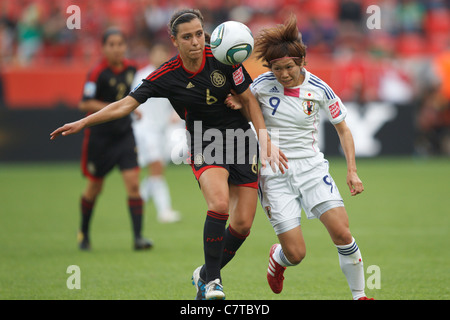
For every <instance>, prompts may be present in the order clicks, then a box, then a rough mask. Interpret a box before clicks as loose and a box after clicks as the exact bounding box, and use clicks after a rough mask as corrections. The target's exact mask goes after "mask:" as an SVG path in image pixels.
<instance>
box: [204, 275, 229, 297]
mask: <svg viewBox="0 0 450 320" xmlns="http://www.w3.org/2000/svg"><path fill="white" fill-rule="evenodd" d="M205 299H206V300H225V293H224V292H223V286H222V284H221V283H220V279H216V280H213V281H210V282H208V284H207V285H206V289H205Z"/></svg>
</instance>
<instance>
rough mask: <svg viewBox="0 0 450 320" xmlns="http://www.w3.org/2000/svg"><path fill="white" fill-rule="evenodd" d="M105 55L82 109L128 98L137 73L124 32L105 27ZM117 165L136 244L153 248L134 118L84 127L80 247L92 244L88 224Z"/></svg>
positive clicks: (91, 75) (93, 109) (91, 77)
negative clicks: (145, 223) (145, 229)
mask: <svg viewBox="0 0 450 320" xmlns="http://www.w3.org/2000/svg"><path fill="white" fill-rule="evenodd" d="M102 48H103V59H102V60H101V61H100V63H99V64H97V65H96V66H95V67H94V68H93V69H92V70H91V72H90V73H89V75H88V79H87V81H86V83H85V85H84V92H83V99H82V101H81V102H80V105H79V108H80V110H81V111H84V112H86V113H88V114H92V113H95V112H97V111H99V110H101V109H103V108H104V107H105V106H107V105H108V104H109V103H111V102H114V101H117V100H120V99H122V98H123V97H125V96H126V95H127V94H128V93H129V92H130V88H131V87H130V86H131V83H132V81H133V78H134V75H135V73H136V68H135V66H134V65H133V64H132V63H131V62H130V61H129V60H127V59H125V52H126V43H125V37H124V35H123V33H122V32H121V31H120V30H119V29H116V28H110V29H108V30H106V32H105V33H104V35H103V38H102ZM115 166H118V167H119V169H120V171H121V174H122V178H123V182H124V184H125V189H126V192H127V196H128V208H129V211H130V214H131V222H132V227H133V234H134V248H135V249H147V248H150V247H152V243H151V241H149V240H148V239H145V238H143V237H142V234H141V231H142V218H143V201H142V199H141V196H140V194H139V167H138V163H137V154H136V143H135V139H134V135H133V129H132V127H131V117H130V116H126V117H124V118H121V119H117V120H115V121H112V122H110V123H105V124H102V125H99V126H96V127H92V128H86V130H84V140H83V149H82V160H81V167H82V171H83V174H84V175H85V176H86V177H87V186H86V189H85V190H84V192H83V194H82V197H81V229H80V231H79V237H78V238H79V239H78V240H79V246H80V249H82V250H89V249H90V248H91V244H90V237H89V225H90V222H91V218H92V213H93V209H94V206H95V203H96V200H97V197H98V195H99V194H100V192H101V191H102V188H103V182H104V178H105V176H106V175H107V174H108V173H109V172H110V171H111V170H112V169H113V168H114V167H115Z"/></svg>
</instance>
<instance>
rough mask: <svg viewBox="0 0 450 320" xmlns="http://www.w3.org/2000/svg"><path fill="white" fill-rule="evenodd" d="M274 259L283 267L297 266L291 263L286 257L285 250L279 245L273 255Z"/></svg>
mask: <svg viewBox="0 0 450 320" xmlns="http://www.w3.org/2000/svg"><path fill="white" fill-rule="evenodd" d="M273 259H274V260H275V261H276V262H277V263H278V264H279V265H281V266H283V267H292V266H295V264H293V263H291V262H290V261H289V260H288V258H286V256H285V255H284V252H283V249H282V248H281V244H279V245H278V246H277V247H276V249H275V252H274V253H273Z"/></svg>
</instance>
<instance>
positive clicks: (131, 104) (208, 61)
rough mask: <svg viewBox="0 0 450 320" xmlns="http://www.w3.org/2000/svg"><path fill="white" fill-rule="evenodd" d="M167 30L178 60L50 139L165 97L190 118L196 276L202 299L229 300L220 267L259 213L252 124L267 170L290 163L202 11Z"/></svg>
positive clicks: (186, 13) (246, 79) (179, 17)
mask: <svg viewBox="0 0 450 320" xmlns="http://www.w3.org/2000/svg"><path fill="white" fill-rule="evenodd" d="M169 30H170V34H171V36H170V37H171V40H172V43H173V45H174V46H175V47H176V48H177V49H178V52H179V54H178V55H177V56H176V57H174V58H172V59H171V60H169V61H168V62H166V63H165V64H163V65H162V66H161V67H159V68H158V69H157V70H155V71H154V72H153V73H152V74H150V75H149V76H148V77H147V78H146V79H144V80H143V82H142V84H141V85H140V86H138V87H137V88H135V89H134V90H133V91H132V92H131V93H130V95H129V96H127V97H125V98H124V99H122V100H120V101H118V102H114V103H112V104H110V105H109V106H108V107H106V108H104V109H103V110H101V111H99V112H97V113H95V114H93V115H91V116H89V117H86V118H84V119H81V120H79V121H76V122H72V123H69V124H65V125H64V126H62V127H60V128H58V129H56V130H55V131H53V132H52V133H51V134H50V135H51V139H54V138H56V137H57V136H58V135H60V134H62V135H68V134H73V133H76V132H79V131H80V130H82V129H83V128H85V127H90V126H93V125H96V124H100V123H104V122H107V121H111V120H114V119H118V118H121V117H124V116H126V115H128V114H129V113H131V112H132V111H133V110H134V109H136V108H137V107H138V106H139V104H140V103H143V102H145V101H146V100H147V99H148V98H150V97H166V98H168V99H169V100H170V102H171V104H172V106H173V107H174V109H175V110H176V111H177V113H178V114H179V115H180V116H181V117H182V118H183V119H185V120H186V126H187V131H188V133H189V134H188V137H189V138H190V141H189V143H190V152H191V166H192V170H193V172H194V174H195V176H196V178H197V180H198V182H199V185H200V188H201V191H202V193H203V196H204V198H205V200H206V204H207V207H208V210H207V215H206V220H205V225H204V232H203V246H204V255H205V264H204V266H202V267H199V268H197V269H196V270H195V271H194V275H193V280H194V284H195V285H196V286H197V298H199V299H202V298H206V299H224V298H225V294H224V292H223V287H222V284H221V275H220V270H221V268H222V267H224V266H225V265H226V264H227V263H228V262H229V261H230V260H231V259H232V258H233V257H234V255H235V253H236V251H237V250H238V249H239V247H240V246H241V244H242V243H243V242H244V240H245V239H246V237H247V236H248V234H249V232H250V228H251V225H252V223H253V219H254V215H255V212H256V204H257V189H256V188H257V180H258V175H257V172H258V171H257V166H258V164H257V149H258V148H257V147H256V148H255V147H254V145H255V143H256V140H255V136H254V134H251V131H250V130H249V124H248V121H251V122H252V123H253V126H254V128H255V129H256V132H257V134H258V138H259V142H260V147H261V152H260V155H259V158H260V160H261V164H262V166H263V167H265V166H266V162H268V163H269V164H270V165H271V167H272V169H273V170H274V171H275V170H276V167H278V168H279V169H280V170H281V171H282V172H284V168H287V163H286V162H287V159H286V157H285V156H284V154H283V153H282V152H280V151H279V149H278V148H277V147H276V146H275V145H273V144H272V143H271V141H270V138H269V137H268V134H267V131H266V130H265V124H264V120H263V117H262V114H261V110H260V108H259V106H258V102H257V101H256V99H255V98H254V97H253V95H252V93H251V91H250V89H249V84H250V83H251V81H252V80H251V78H250V76H249V75H248V73H247V72H246V70H245V68H244V66H242V65H238V66H234V67H231V66H226V65H223V64H221V63H220V62H218V61H217V60H216V59H214V57H213V55H212V53H211V49H210V47H209V46H208V45H206V44H205V33H204V31H203V17H202V15H201V13H200V12H199V11H198V10H192V9H187V10H181V11H178V12H176V13H175V14H174V15H173V16H172V19H171V21H170V23H169ZM232 90H233V91H234V92H235V93H236V94H238V95H239V97H240V99H241V100H242V101H243V105H244V108H243V109H242V112H239V111H236V110H231V109H230V108H228V107H227V106H226V104H225V100H226V99H227V96H228V95H229V94H230V92H231V91H232ZM244 115H245V116H244ZM230 133H231V134H230ZM227 134H229V135H227ZM213 136H214V139H212V137H213ZM211 140H214V141H211ZM230 141H233V142H236V141H238V142H239V141H241V145H233V144H232V146H231V148H230V146H229V143H227V142H230ZM242 141H244V142H242ZM231 153H232V154H233V155H232V156H230V154H231ZM228 218H229V220H230V223H229V226H228V228H225V226H226V223H227V220H228Z"/></svg>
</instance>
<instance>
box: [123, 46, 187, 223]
mask: <svg viewBox="0 0 450 320" xmlns="http://www.w3.org/2000/svg"><path fill="white" fill-rule="evenodd" d="M169 54H170V52H169V48H168V47H167V46H165V45H164V44H155V45H154V46H153V47H152V49H151V50H150V54H149V59H150V64H149V65H147V66H146V67H144V68H142V69H140V70H139V71H138V72H137V73H136V76H135V78H134V81H133V85H132V88H134V87H136V86H137V85H139V84H140V83H141V81H142V79H145V78H146V77H147V76H148V75H149V74H150V73H152V72H153V71H154V70H155V69H156V68H157V67H158V66H159V65H161V64H162V63H163V62H165V61H166V60H167V59H168V57H169ZM138 112H139V114H140V117H135V118H134V121H133V131H134V135H135V138H136V145H137V150H138V163H139V166H140V167H141V168H148V175H147V176H146V177H145V178H144V179H143V180H142V182H141V188H140V190H141V197H142V199H143V200H144V201H145V202H148V201H149V200H151V199H152V200H153V203H154V205H155V208H156V212H157V216H156V217H157V220H158V221H159V222H161V223H173V222H177V221H179V220H180V214H179V212H177V211H174V210H173V209H172V201H171V197H170V191H169V187H168V184H167V182H166V179H165V177H164V169H165V166H166V163H167V161H168V160H169V159H170V150H171V146H173V144H174V141H172V139H171V135H172V133H173V132H174V130H176V129H178V128H181V129H182V130H183V131H184V129H183V128H184V123H183V122H184V121H182V120H181V119H180V117H179V116H178V115H177V114H176V113H175V111H174V110H173V108H172V105H171V104H170V102H169V100H168V99H166V98H150V99H148V100H147V102H145V103H144V104H142V105H141V106H139V108H138Z"/></svg>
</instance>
